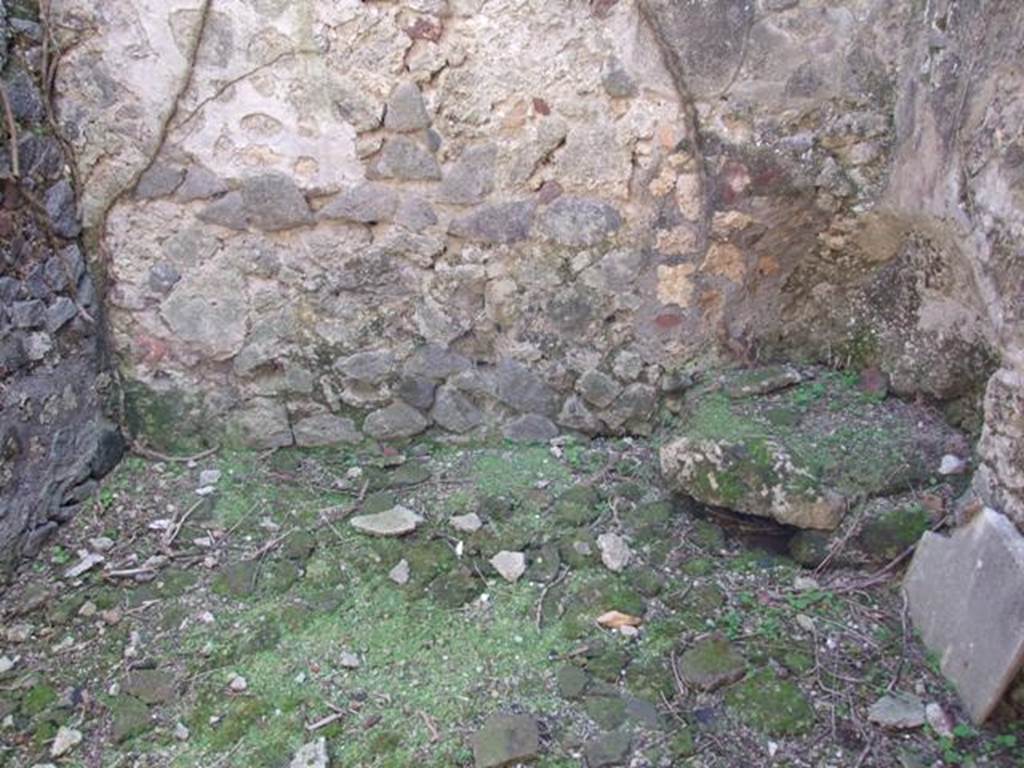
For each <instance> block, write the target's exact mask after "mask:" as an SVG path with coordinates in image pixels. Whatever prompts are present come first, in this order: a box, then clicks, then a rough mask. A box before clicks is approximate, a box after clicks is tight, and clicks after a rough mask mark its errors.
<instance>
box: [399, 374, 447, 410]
mask: <svg viewBox="0 0 1024 768" xmlns="http://www.w3.org/2000/svg"><path fill="white" fill-rule="evenodd" d="M436 392H437V384H435V383H434V382H433V381H431V380H430V379H426V378H423V377H422V376H405V377H403V378H402V380H401V381H400V382H398V389H397V390H395V394H396V395H397V396H398V399H399V400H401V401H402V402H404V403H408V404H409V405H411V406H412V407H413V408H418V409H419V410H421V411H426V410H428V409H429V408H430V407H431V406H432V405H433V404H434V396H435V394H436Z"/></svg>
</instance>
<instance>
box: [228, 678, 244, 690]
mask: <svg viewBox="0 0 1024 768" xmlns="http://www.w3.org/2000/svg"><path fill="white" fill-rule="evenodd" d="M228 688H230V689H231V690H232V691H233V692H234V693H244V692H245V691H247V690H249V682H248V681H247V680H246V679H245V678H244V677H242V676H241V675H235V676H234V677H233V678H231V682H230V683H228Z"/></svg>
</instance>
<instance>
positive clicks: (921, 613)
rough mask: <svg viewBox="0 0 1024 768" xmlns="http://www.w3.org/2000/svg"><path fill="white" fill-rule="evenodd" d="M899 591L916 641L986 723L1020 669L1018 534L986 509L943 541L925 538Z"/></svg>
mask: <svg viewBox="0 0 1024 768" xmlns="http://www.w3.org/2000/svg"><path fill="white" fill-rule="evenodd" d="M904 588H905V589H906V591H907V597H908V599H909V603H910V615H911V618H912V619H913V622H914V626H915V628H916V629H917V630H918V632H920V633H921V638H922V640H923V641H924V643H925V645H926V646H928V648H929V649H930V650H931V651H932V652H933V653H934V654H935V655H936V656H937V657H938V658H939V660H940V665H941V668H942V672H943V674H945V675H946V676H947V677H948V678H949V679H950V680H952V681H953V684H954V685H955V686H956V688H957V691H958V692H959V693H960V697H961V699H962V700H963V703H964V707H965V708H966V709H967V711H968V713H969V714H970V716H971V719H973V720H974V722H976V723H981V722H984V721H985V719H986V718H987V717H988V716H989V715H990V714H991V712H992V710H993V709H994V708H995V706H996V704H998V702H999V700H1000V698H1001V697H1002V695H1003V693H1004V692H1005V691H1006V689H1007V687H1008V686H1009V685H1010V683H1011V682H1012V681H1013V679H1014V678H1015V677H1016V675H1017V673H1018V671H1019V670H1020V668H1021V666H1022V664H1024V631H1022V629H1021V628H1022V627H1024V537H1022V535H1021V533H1020V532H1019V531H1018V530H1017V529H1016V528H1015V527H1014V526H1013V524H1012V523H1011V522H1010V521H1009V520H1008V519H1007V518H1006V517H1005V516H1004V515H1001V514H999V513H998V512H995V511H993V510H991V509H984V510H983V511H982V512H980V513H979V514H978V515H976V516H975V518H974V519H973V520H972V521H971V522H970V523H968V524H967V525H965V526H963V527H962V528H958V529H957V530H955V531H954V532H953V534H952V535H951V536H949V537H947V536H942V535H940V534H935V533H926V534H925V535H924V538H922V539H921V542H920V544H918V547H917V552H916V554H915V555H914V559H913V561H912V562H911V564H910V569H909V571H908V572H907V575H906V578H905V580H904Z"/></svg>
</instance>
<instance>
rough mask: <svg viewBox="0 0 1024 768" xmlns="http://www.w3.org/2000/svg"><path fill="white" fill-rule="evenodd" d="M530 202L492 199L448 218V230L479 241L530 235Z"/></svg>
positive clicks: (514, 239) (506, 240)
mask: <svg viewBox="0 0 1024 768" xmlns="http://www.w3.org/2000/svg"><path fill="white" fill-rule="evenodd" d="M536 208H537V206H536V204H535V203H533V202H529V201H524V202H512V203H493V204H491V205H484V206H482V207H480V208H478V209H476V210H474V211H473V212H472V213H469V214H466V215H465V216H461V217H459V218H456V219H452V221H451V224H450V225H449V227H448V231H449V232H450V233H451V234H453V235H455V236H456V237H462V238H465V239H466V240H476V241H478V242H481V243H516V242H519V241H521V240H526V239H527V238H528V237H529V236H530V229H531V227H532V226H533V215H534V211H535V210H536Z"/></svg>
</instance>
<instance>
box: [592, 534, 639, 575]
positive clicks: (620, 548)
mask: <svg viewBox="0 0 1024 768" xmlns="http://www.w3.org/2000/svg"><path fill="white" fill-rule="evenodd" d="M597 547H598V549H600V550H601V562H602V563H604V566H605V568H607V569H608V570H610V571H615V572H616V573H618V572H620V571H624V570H625V569H626V566H627V565H629V561H630V560H632V559H633V552H632V550H631V549H630V548H629V543H628V542H627V541H626V540H625V539H624V538H622V537H621V536H619V535H618V534H617V533H602V534H601V535H600V536H598V537H597Z"/></svg>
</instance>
